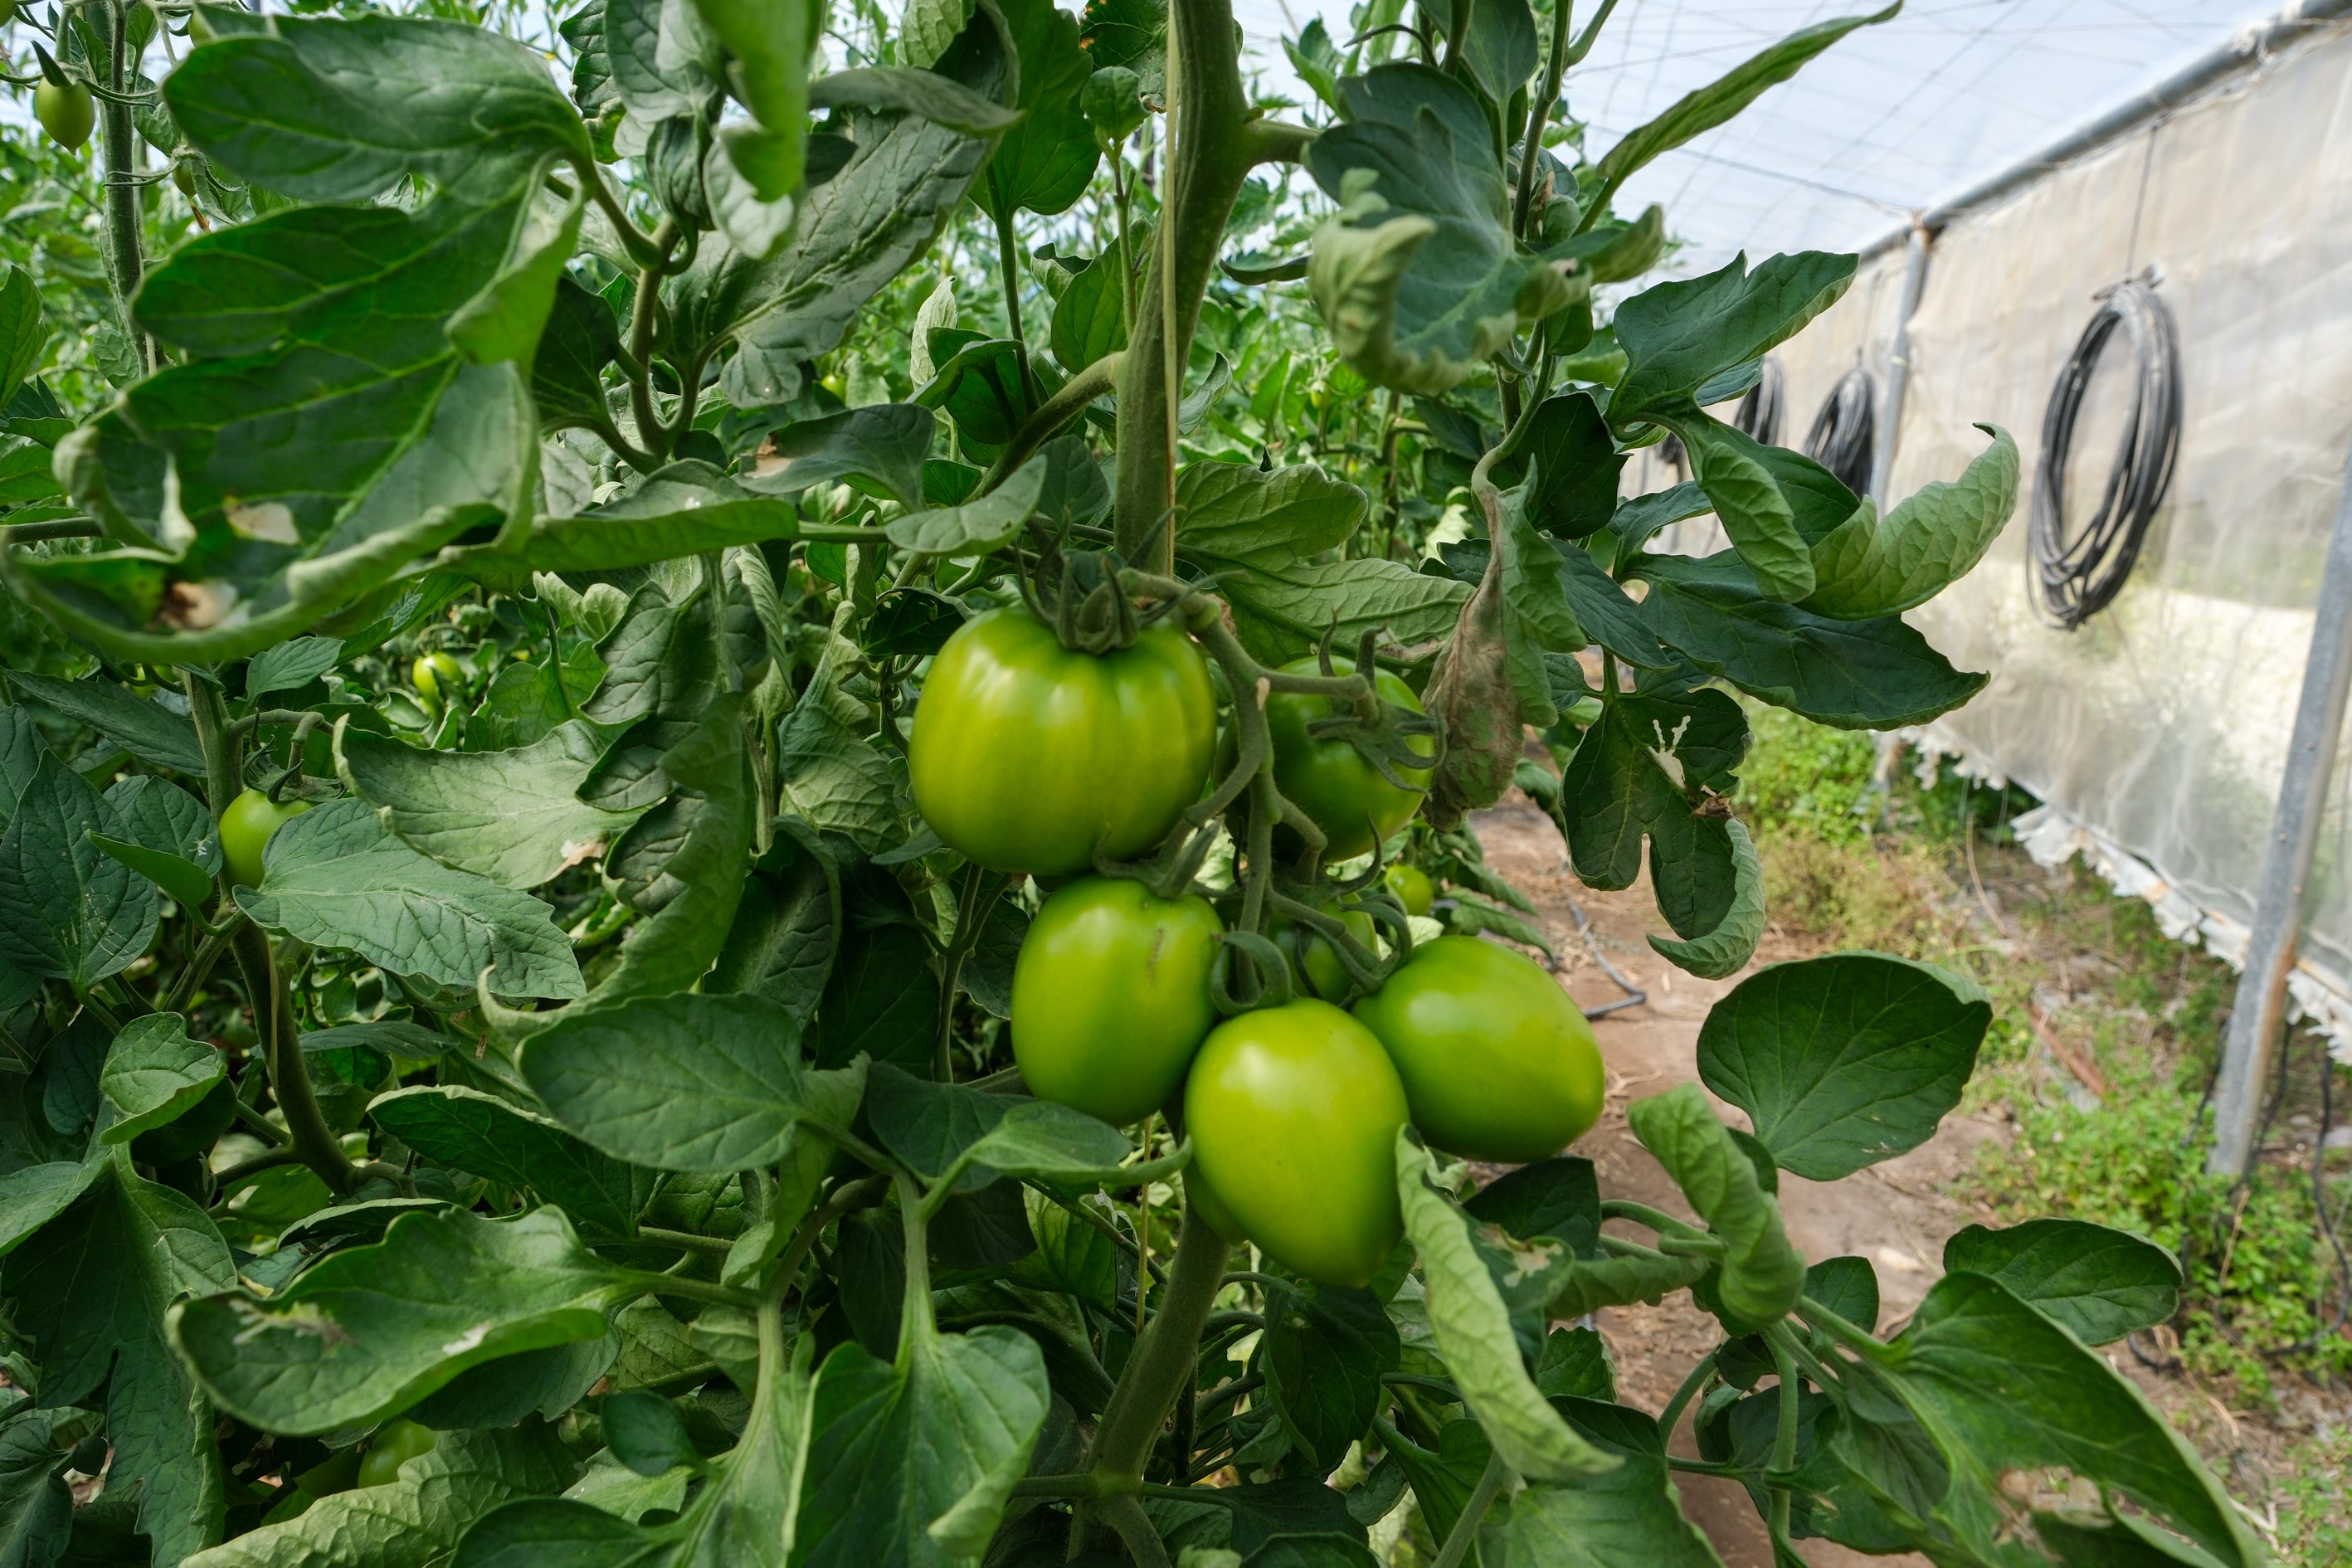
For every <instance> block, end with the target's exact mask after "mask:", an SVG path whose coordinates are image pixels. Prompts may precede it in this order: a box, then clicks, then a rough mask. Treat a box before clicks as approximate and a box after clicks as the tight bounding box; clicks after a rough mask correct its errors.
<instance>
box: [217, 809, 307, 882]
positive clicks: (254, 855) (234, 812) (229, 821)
mask: <svg viewBox="0 0 2352 1568" xmlns="http://www.w3.org/2000/svg"><path fill="white" fill-rule="evenodd" d="M308 810H310V802H309V801H307V800H289V801H284V802H273V801H272V800H271V799H270V798H269V797H268V795H264V794H262V793H261V792H260V791H259V790H257V789H249V790H247V791H246V792H245V793H244V794H242V795H238V796H237V797H236V799H235V800H233V801H230V802H229V803H228V809H227V810H226V811H224V812H222V813H221V823H220V835H221V856H222V858H224V859H226V861H227V862H228V874H229V879H230V880H231V881H232V882H234V883H235V884H236V886H238V887H240V888H258V887H259V886H261V852H262V851H263V850H264V849H266V848H268V846H269V840H270V838H271V837H273V836H274V835H275V834H276V833H277V831H278V829H279V828H281V827H283V826H286V824H287V823H289V822H290V821H291V820H293V819H294V818H295V817H298V816H301V815H302V814H303V813H304V812H306V811H308Z"/></svg>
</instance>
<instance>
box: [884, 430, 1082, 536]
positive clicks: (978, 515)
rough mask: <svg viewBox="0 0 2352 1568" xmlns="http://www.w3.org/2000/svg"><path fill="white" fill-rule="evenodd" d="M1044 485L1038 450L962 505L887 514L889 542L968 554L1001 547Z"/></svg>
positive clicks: (1042, 458)
mask: <svg viewBox="0 0 2352 1568" xmlns="http://www.w3.org/2000/svg"><path fill="white" fill-rule="evenodd" d="M1044 489H1045V456H1044V455H1043V454H1042V453H1041V454H1039V455H1038V456H1036V457H1034V458H1030V459H1029V460H1028V461H1027V462H1025V463H1024V464H1022V465H1021V467H1020V468H1016V469H1014V470H1013V472H1012V473H1011V474H1009V475H1007V476H1006V477H1005V479H1004V482H1003V484H1000V485H998V486H997V487H996V489H992V490H991V491H989V492H988V493H987V494H986V495H984V496H982V497H981V498H980V499H978V500H969V501H966V502H964V503H963V504H962V505H961V506H950V507H939V508H936V509H934V510H929V511H914V512H908V513H907V514H906V515H905V516H903V517H897V518H893V519H891V520H890V524H889V527H888V528H887V533H888V534H889V536H890V542H891V543H893V544H896V545H898V547H899V548H901V549H903V550H911V551H914V552H918V553H919V554H924V555H970V554H976V553H979V552H983V551H989V550H995V549H998V548H1000V547H1002V546H1003V544H1004V543H1005V542H1007V541H1008V540H1010V539H1011V538H1012V537H1013V535H1014V534H1015V533H1017V532H1019V531H1020V530H1021V525H1022V524H1023V523H1024V522H1026V521H1029V518H1030V515H1031V514H1032V513H1034V511H1035V510H1037V498H1038V496H1039V495H1040V494H1042V493H1043V492H1044Z"/></svg>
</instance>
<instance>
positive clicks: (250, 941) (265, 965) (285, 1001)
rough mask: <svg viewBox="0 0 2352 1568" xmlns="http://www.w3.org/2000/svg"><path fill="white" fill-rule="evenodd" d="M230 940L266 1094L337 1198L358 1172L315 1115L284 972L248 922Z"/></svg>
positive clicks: (323, 1119) (349, 1187)
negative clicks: (263, 1049)
mask: <svg viewBox="0 0 2352 1568" xmlns="http://www.w3.org/2000/svg"><path fill="white" fill-rule="evenodd" d="M235 940H236V962H237V966H238V967H239V968H240V969H242V970H243V971H244V972H245V986H246V994H247V998H248V999H249V1000H250V1001H251V1002H252V1004H253V1012H254V1023H255V1025H256V1026H257V1033H258V1034H259V1035H260V1036H261V1037H262V1039H263V1041H264V1042H265V1044H266V1046H267V1055H266V1056H265V1058H264V1059H265V1060H266V1061H267V1062H268V1066H269V1088H270V1092H272V1093H273V1094H275V1095H277V1097H278V1110H280V1111H281V1112H283V1113H284V1115H285V1117H286V1130H287V1131H289V1132H290V1133H292V1134H293V1135H294V1152H295V1153H296V1154H298V1155H299V1156H300V1157H301V1160H302V1163H304V1164H306V1165H308V1166H310V1169H311V1170H312V1171H313V1172H314V1173H316V1174H317V1175H318V1178H319V1180H320V1181H322V1182H324V1183H326V1184H327V1190H328V1191H329V1192H331V1193H332V1194H335V1195H336V1196H337V1197H341V1196H342V1195H343V1194H346V1193H348V1192H350V1191H351V1190H352V1187H353V1186H355V1185H357V1184H358V1181H359V1173H358V1172H357V1171H354V1170H353V1169H352V1163H351V1162H350V1161H349V1160H347V1159H345V1158H344V1157H343V1149H342V1145H341V1143H340V1142H337V1141H336V1139H335V1133H334V1130H333V1129H332V1128H331V1127H329V1126H328V1125H327V1119H326V1117H325V1116H324V1115H323V1114H321V1113H320V1110H319V1100H318V1096H317V1095H316V1094H314V1093H312V1092H311V1089H310V1068H308V1066H306V1065H305V1064H304V1062H303V1060H302V1037H301V1034H300V1031H299V1029H298V1028H297V1027H296V1026H295V1022H294V999H293V997H292V996H291V995H290V994H289V993H288V991H287V986H286V973H285V970H284V968H283V967H282V966H281V965H280V964H279V963H278V958H277V955H276V954H275V953H273V952H271V951H270V948H269V938H268V936H267V935H266V934H264V933H263V931H262V929H261V928H260V927H259V926H257V925H255V924H254V923H253V922H252V921H243V922H241V923H240V924H239V925H238V927H237V932H236V939H235Z"/></svg>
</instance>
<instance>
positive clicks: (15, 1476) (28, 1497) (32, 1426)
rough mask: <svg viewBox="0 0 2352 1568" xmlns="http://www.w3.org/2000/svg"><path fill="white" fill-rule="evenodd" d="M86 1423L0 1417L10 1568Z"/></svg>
mask: <svg viewBox="0 0 2352 1568" xmlns="http://www.w3.org/2000/svg"><path fill="white" fill-rule="evenodd" d="M0 303H5V300H0ZM87 1424H88V1418H87V1417H86V1416H84V1415H81V1413H80V1412H79V1411H71V1410H37V1409H35V1408H34V1407H33V1402H32V1400H31V1398H30V1397H29V1396H27V1395H26V1394H24V1393H22V1392H21V1391H18V1392H16V1395H15V1398H14V1399H13V1400H12V1401H11V1402H10V1403H9V1405H7V1407H6V1409H5V1413H0V1563H6V1564H8V1568H48V1565H49V1564H50V1563H55V1562H56V1561H57V1560H58V1556H59V1554H61V1553H62V1552H64V1551H65V1550H66V1545H67V1542H69V1541H70V1540H72V1538H73V1516H74V1501H73V1493H72V1492H71V1491H69V1490H68V1489H67V1488H66V1481H65V1476H64V1473H63V1472H64V1470H65V1468H66V1456H67V1454H68V1452H70V1451H71V1449H72V1448H73V1446H74V1437H75V1433H76V1432H77V1430H78V1429H79V1428H80V1427H81V1426H85V1425H87Z"/></svg>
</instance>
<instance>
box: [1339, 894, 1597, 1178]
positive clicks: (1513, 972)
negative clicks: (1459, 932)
mask: <svg viewBox="0 0 2352 1568" xmlns="http://www.w3.org/2000/svg"><path fill="white" fill-rule="evenodd" d="M1355 1011H1356V1016H1357V1017H1359V1018H1360V1019H1362V1020H1363V1022H1364V1024H1365V1026H1367V1027H1369V1028H1370V1030H1371V1032H1372V1033H1373V1034H1375V1035H1377V1036H1379V1037H1380V1040H1381V1044H1382V1045H1383V1046H1386V1047H1388V1052H1389V1055H1390V1057H1391V1058H1393V1059H1394V1060H1395V1062H1396V1069H1397V1076H1398V1077H1399V1078H1401V1079H1403V1080H1404V1092H1405V1098H1406V1099H1407V1100H1409V1101H1411V1103H1412V1121H1413V1125H1414V1126H1416V1127H1418V1128H1420V1129H1421V1131H1422V1135H1423V1137H1425V1138H1427V1139H1428V1140H1429V1142H1431V1143H1432V1144H1433V1145H1434V1146H1436V1147H1437V1148H1440V1149H1443V1150H1444V1151H1445V1152H1447V1153H1449V1154H1459V1155H1461V1156H1462V1157H1463V1158H1465V1159H1469V1160H1494V1161H1499V1162H1504V1163H1511V1164H1524V1163H1527V1162H1528V1161H1530V1160H1541V1159H1544V1158H1546V1157H1548V1156H1549V1155H1552V1154H1556V1153H1558V1152H1559V1151H1560V1150H1561V1149H1563V1148H1565V1147H1567V1146H1568V1145H1569V1144H1570V1143H1572V1142H1575V1141H1576V1140H1577V1139H1578V1138H1580V1137H1582V1136H1583V1135H1584V1133H1585V1132H1586V1131H1587V1130H1589V1129H1590V1128H1591V1126H1592V1124H1593V1122H1594V1121H1597V1120H1598V1119H1599V1118H1600V1115H1601V1088H1602V1085H1601V1050H1600V1047H1598V1046H1596V1045H1594V1044H1593V1040H1592V1026H1591V1024H1589V1023H1587V1022H1586V1021H1585V1017H1584V1013H1583V1010H1582V1009H1580V1008H1579V1007H1578V1006H1577V1005H1576V1003H1575V1002H1574V1000H1572V999H1571V998H1570V996H1569V994H1568V993H1567V992H1566V991H1564V990H1562V989H1561V988H1560V984H1559V981H1557V980H1554V979H1553V978H1552V977H1551V976H1550V975H1549V974H1547V973H1544V971H1543V969H1542V967H1541V966H1540V965H1538V964H1537V963H1533V962H1532V961H1530V960H1528V959H1526V958H1523V957H1521V956H1520V955H1519V954H1517V953H1516V952H1511V951H1510V950H1509V949H1507V948H1503V947H1497V946H1496V945H1495V944H1494V943H1493V942H1481V941H1479V940H1478V939H1477V938H1476V937H1475V936H1442V937H1439V938H1438V939H1437V940H1436V941H1435V942H1424V943H1423V944H1422V945H1420V946H1418V947H1415V948H1414V949H1413V950H1412V957H1411V958H1410V959H1408V960H1406V961H1405V963H1403V965H1402V967H1400V968H1399V969H1398V970H1397V972H1396V973H1393V974H1391V975H1390V976H1389V978H1388V982H1387V984H1384V985H1382V986H1381V988H1380V989H1379V990H1378V991H1376V992H1374V993H1373V994H1371V995H1370V996H1367V997H1365V998H1364V999H1363V1000H1362V1001H1360V1002H1359V1003H1357V1004H1356V1009H1355Z"/></svg>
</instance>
